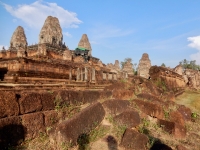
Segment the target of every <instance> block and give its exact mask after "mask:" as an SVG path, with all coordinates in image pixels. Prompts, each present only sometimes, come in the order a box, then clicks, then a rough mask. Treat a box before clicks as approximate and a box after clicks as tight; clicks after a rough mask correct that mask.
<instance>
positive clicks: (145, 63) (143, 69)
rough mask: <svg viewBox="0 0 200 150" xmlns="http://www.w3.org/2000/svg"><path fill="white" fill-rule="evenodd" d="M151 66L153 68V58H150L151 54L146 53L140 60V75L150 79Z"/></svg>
mask: <svg viewBox="0 0 200 150" xmlns="http://www.w3.org/2000/svg"><path fill="white" fill-rule="evenodd" d="M150 68H151V60H150V59H149V55H148V54H147V53H144V54H143V55H142V58H141V59H140V61H139V65H138V75H139V76H141V77H144V78H146V79H148V78H149V69H150Z"/></svg>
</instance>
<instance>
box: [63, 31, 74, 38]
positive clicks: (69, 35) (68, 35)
mask: <svg viewBox="0 0 200 150" xmlns="http://www.w3.org/2000/svg"><path fill="white" fill-rule="evenodd" d="M63 34H64V35H65V36H67V37H72V35H71V34H70V33H69V32H63Z"/></svg>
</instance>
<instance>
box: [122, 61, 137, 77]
mask: <svg viewBox="0 0 200 150" xmlns="http://www.w3.org/2000/svg"><path fill="white" fill-rule="evenodd" d="M128 62H130V63H131V64H132V66H133V73H134V74H135V72H136V70H137V63H134V64H133V63H132V58H125V59H124V61H122V62H121V68H122V69H123V68H124V65H125V64H126V63H128Z"/></svg>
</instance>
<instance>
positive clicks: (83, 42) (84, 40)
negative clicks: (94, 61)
mask: <svg viewBox="0 0 200 150" xmlns="http://www.w3.org/2000/svg"><path fill="white" fill-rule="evenodd" d="M78 47H80V48H85V49H87V50H89V52H88V55H89V56H91V55H92V48H91V45H90V42H89V39H88V37H87V34H83V35H82V37H81V40H80V41H79V43H78Z"/></svg>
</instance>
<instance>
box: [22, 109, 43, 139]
mask: <svg viewBox="0 0 200 150" xmlns="http://www.w3.org/2000/svg"><path fill="white" fill-rule="evenodd" d="M20 117H21V119H22V125H23V126H24V131H25V139H33V138H35V137H37V136H39V134H40V132H42V133H44V132H45V126H44V115H43V114H42V113H39V112H38V113H31V114H25V115H22V116H20Z"/></svg>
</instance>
